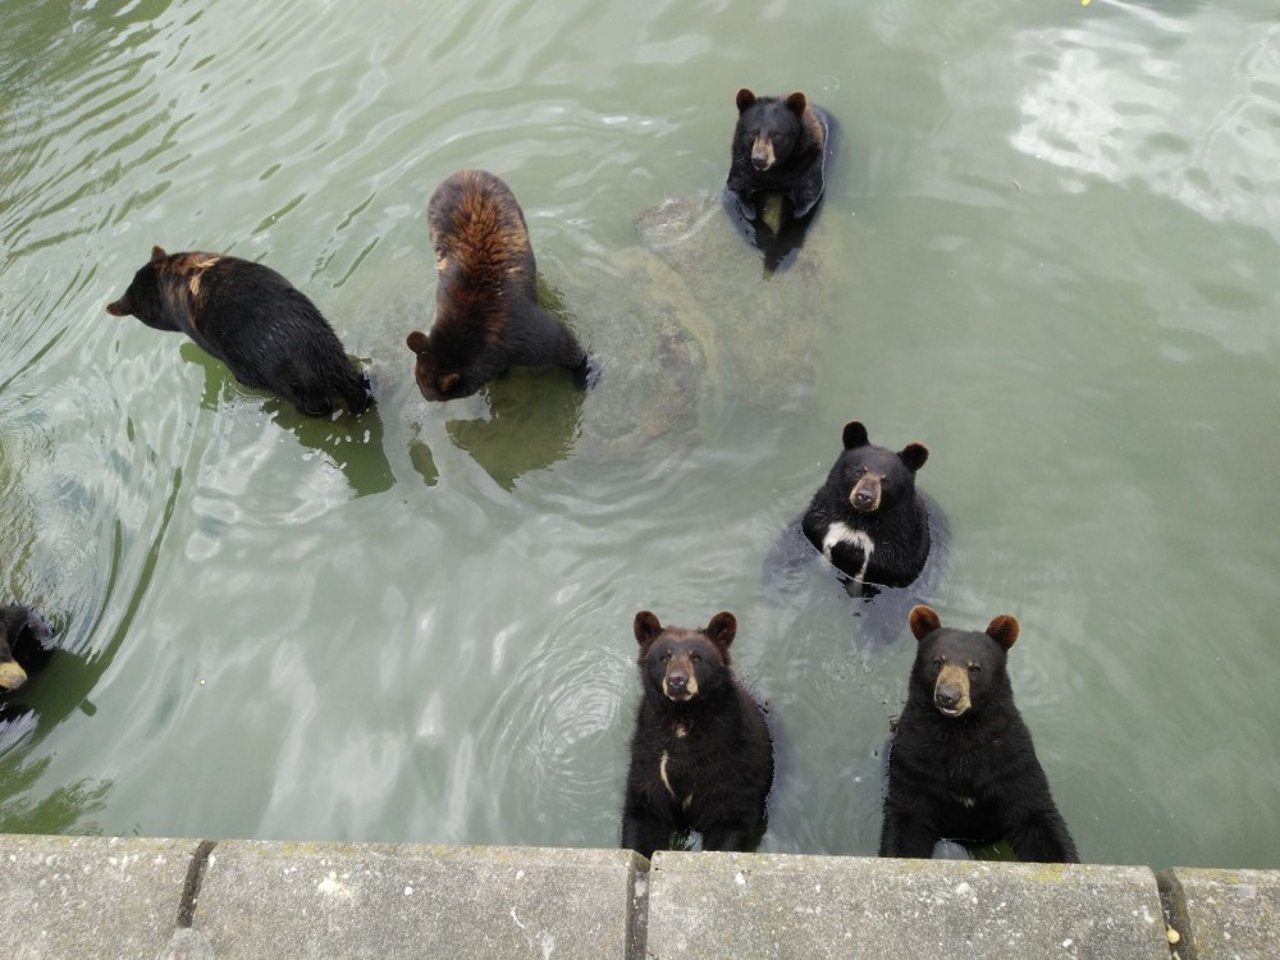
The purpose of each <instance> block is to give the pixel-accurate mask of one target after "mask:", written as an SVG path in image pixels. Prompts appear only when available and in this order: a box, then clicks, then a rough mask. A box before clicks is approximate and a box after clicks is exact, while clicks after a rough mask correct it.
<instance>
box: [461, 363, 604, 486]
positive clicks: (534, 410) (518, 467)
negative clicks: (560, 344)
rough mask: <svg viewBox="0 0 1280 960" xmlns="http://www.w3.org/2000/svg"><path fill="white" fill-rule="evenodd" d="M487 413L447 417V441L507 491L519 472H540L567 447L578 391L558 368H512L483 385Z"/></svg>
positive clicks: (576, 417)
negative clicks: (481, 416) (464, 417)
mask: <svg viewBox="0 0 1280 960" xmlns="http://www.w3.org/2000/svg"><path fill="white" fill-rule="evenodd" d="M487 390H488V394H489V416H488V418H487V419H483V420H450V421H448V422H447V423H446V424H445V430H446V431H447V432H448V434H449V437H450V439H452V440H453V442H454V443H455V444H456V445H457V446H458V447H460V448H461V449H463V450H465V451H467V452H468V453H469V454H471V456H472V457H474V458H475V460H476V462H477V463H478V464H480V466H481V467H483V468H484V470H485V472H486V473H488V474H489V476H491V477H492V478H493V480H494V482H495V483H497V484H498V485H499V486H501V487H503V488H504V489H507V490H510V489H511V488H512V487H513V486H514V485H515V482H516V480H517V479H519V478H520V476H522V475H523V474H526V473H530V472H532V471H534V470H543V469H545V468H547V467H549V466H551V465H552V464H554V463H558V462H559V461H561V460H563V459H565V458H566V457H567V456H568V455H569V454H570V453H571V452H572V450H573V444H574V441H575V440H576V439H577V437H578V433H579V430H580V427H581V423H582V403H583V397H584V396H585V394H584V392H583V391H582V390H581V389H580V388H578V387H577V386H575V385H574V384H573V382H572V381H571V380H570V378H569V377H567V376H564V375H562V374H561V373H560V372H559V371H542V370H529V369H524V368H520V369H516V370H513V371H511V373H509V374H508V375H507V376H504V377H502V378H500V379H498V380H495V381H494V382H493V383H490V384H489V386H488V388H487Z"/></svg>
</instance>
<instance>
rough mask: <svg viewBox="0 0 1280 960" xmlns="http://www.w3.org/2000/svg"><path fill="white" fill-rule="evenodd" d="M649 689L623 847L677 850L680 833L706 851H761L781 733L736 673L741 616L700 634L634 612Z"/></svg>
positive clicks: (723, 617)
mask: <svg viewBox="0 0 1280 960" xmlns="http://www.w3.org/2000/svg"><path fill="white" fill-rule="evenodd" d="M634 630H635V635H636V641H637V642H638V643H639V644H640V659H639V661H638V662H639V666H640V679H641V682H642V685H643V687H644V695H643V698H642V699H641V701H640V709H639V712H638V714H637V716H636V726H635V732H634V733H633V734H632V737H631V768H630V771H629V772H628V774H627V796H626V801H625V804H624V807H623V811H622V846H623V848H625V849H631V850H635V851H636V852H637V853H639V854H640V855H641V856H645V857H652V856H653V852H654V851H655V850H668V849H670V848H671V835H672V833H673V832H675V831H677V830H696V831H698V832H699V833H701V834H702V849H704V850H754V849H755V848H756V846H757V845H758V844H759V842H760V838H761V837H762V836H764V831H765V825H766V819H765V801H766V799H767V798H768V795H769V788H770V787H771V786H772V784H773V738H772V737H771V736H770V733H769V727H768V725H767V724H766V723H765V718H764V712H763V711H762V710H761V708H760V706H759V705H758V704H757V703H756V702H755V700H754V699H753V698H752V697H751V694H749V693H748V692H747V691H746V690H745V689H744V688H743V687H742V685H741V684H739V683H738V680H737V678H736V677H734V675H733V671H732V670H730V669H729V644H731V643H733V638H734V636H735V635H736V633H737V630H738V621H737V620H736V619H735V618H734V616H733V614H731V613H728V612H724V613H717V614H716V615H715V616H714V617H712V618H711V622H710V623H709V624H708V625H707V626H706V627H705V628H703V629H701V630H686V629H683V628H681V627H664V626H662V624H661V623H659V622H658V618H657V617H656V616H654V615H653V614H652V613H650V612H649V611H648V610H642V611H640V612H639V613H637V614H636V618H635V623H634Z"/></svg>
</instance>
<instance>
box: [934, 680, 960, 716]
mask: <svg viewBox="0 0 1280 960" xmlns="http://www.w3.org/2000/svg"><path fill="white" fill-rule="evenodd" d="M933 699H934V702H936V703H937V704H938V706H940V707H941V708H942V709H943V710H954V709H955V708H956V705H957V704H958V703H959V702H960V691H959V690H958V689H956V688H955V687H952V686H940V687H938V689H937V690H936V691H934V694H933Z"/></svg>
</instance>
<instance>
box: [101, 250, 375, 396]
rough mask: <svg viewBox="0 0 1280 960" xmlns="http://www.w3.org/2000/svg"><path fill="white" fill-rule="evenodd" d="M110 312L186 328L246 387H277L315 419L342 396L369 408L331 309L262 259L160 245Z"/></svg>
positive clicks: (364, 385) (181, 330)
mask: <svg viewBox="0 0 1280 960" xmlns="http://www.w3.org/2000/svg"><path fill="white" fill-rule="evenodd" d="M107 313H109V314H111V315H112V316H116V317H126V316H135V317H137V318H138V319H139V320H141V321H142V322H143V323H145V324H146V325H147V326H148V327H152V328H154V329H156V330H170V331H175V332H177V333H185V334H186V335H187V336H189V337H190V338H191V339H192V340H194V341H195V342H196V343H197V344H199V345H200V347H202V348H203V349H204V350H205V351H207V352H208V353H210V354H212V355H213V356H215V357H217V358H218V359H219V360H221V361H222V362H223V363H225V364H226V365H227V367H228V368H229V369H230V370H231V372H232V374H234V375H235V378H236V379H237V380H239V381H240V382H241V383H243V384H244V385H245V386H247V387H254V388H256V389H260V390H270V391H271V392H272V393H275V394H277V395H279V396H281V397H283V398H284V399H285V400H287V401H289V402H290V403H292V404H294V405H295V406H296V407H297V408H298V409H299V410H301V411H302V412H303V413H305V414H307V415H308V416H312V417H327V416H329V415H330V414H332V413H333V409H334V403H333V401H334V399H335V398H337V399H340V400H342V401H343V402H344V403H345V404H346V406H347V409H348V410H350V411H351V412H352V413H361V412H362V411H363V410H364V409H365V408H366V407H367V406H368V405H369V402H370V399H371V398H370V395H369V383H368V381H367V380H366V379H365V377H364V375H363V374H362V373H360V372H359V371H358V370H356V369H355V367H354V366H353V365H352V363H351V360H350V359H349V358H348V357H347V354H346V351H345V350H343V348H342V342H341V341H340V340H339V339H338V336H337V334H335V333H334V332H333V328H332V327H330V326H329V322H328V321H327V320H325V318H324V316H323V314H321V313H320V311H319V310H318V309H317V308H316V305H315V304H314V303H312V302H311V301H310V300H309V299H307V297H306V296H305V295H304V294H302V293H301V292H299V291H298V290H297V289H295V288H294V286H293V285H292V284H291V283H289V281H288V280H286V279H285V278H284V277H282V276H281V275H280V274H278V273H276V271H274V270H272V269H271V268H270V267H266V266H263V265H262V264H260V263H254V262H252V261H250V260H242V259H240V258H239V257H232V256H227V255H225V254H218V253H198V252H186V253H174V254H168V253H165V251H164V248H163V247H152V248H151V260H150V261H149V262H148V263H147V265H146V266H144V267H143V268H142V269H141V270H139V271H138V272H137V274H135V275H134V278H133V282H132V283H131V284H129V289H128V290H127V291H126V292H125V294H124V296H122V297H121V298H120V299H119V300H116V301H115V302H113V303H109V304H107Z"/></svg>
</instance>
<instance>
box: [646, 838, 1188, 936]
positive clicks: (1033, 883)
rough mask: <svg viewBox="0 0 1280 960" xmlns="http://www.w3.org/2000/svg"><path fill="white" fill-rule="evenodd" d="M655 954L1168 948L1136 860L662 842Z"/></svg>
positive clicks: (652, 906) (1156, 904) (655, 890)
mask: <svg viewBox="0 0 1280 960" xmlns="http://www.w3.org/2000/svg"><path fill="white" fill-rule="evenodd" d="M647 957H648V958H650V960H672V958H674V957H687V958H702V957H705V958H708V960H711V958H717V960H719V958H724V957H752V958H760V960H765V958H770V960H772V958H779V960H782V958H785V960H790V958H795V960H802V958H803V960H814V958H824V957H832V958H835V957H839V958H842V960H848V958H860V957H866V958H875V960H921V958H934V957H964V958H966V960H968V958H975V960H985V958H991V960H1015V958H1016V960H1039V958H1053V960H1070V958H1077V957H1078V958H1088V960H1169V947H1168V944H1167V941H1166V932H1165V924H1164V918H1163V915H1162V913H1161V907H1160V895H1159V890H1158V889H1157V887H1156V882H1155V876H1154V874H1152V872H1151V871H1150V870H1148V869H1146V868H1140V867H1094V866H1057V865H1055V866H1046V865H1040V864H1012V863H982V862H971V861H965V862H962V861H928V860H918V861H912V860H897V861H893V860H876V859H867V858H857V857H809V856H791V855H776V854H775V855H756V856H748V855H743V854H731V853H692V854H691V853H657V854H655V855H654V860H653V867H652V869H651V871H650V874H649V937H648V953H647Z"/></svg>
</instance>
